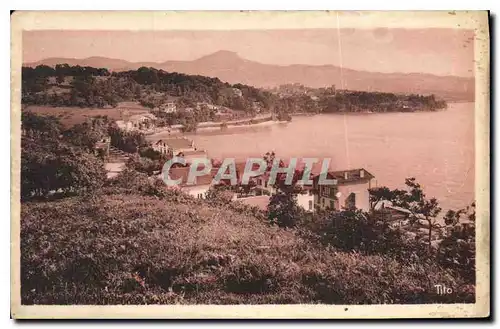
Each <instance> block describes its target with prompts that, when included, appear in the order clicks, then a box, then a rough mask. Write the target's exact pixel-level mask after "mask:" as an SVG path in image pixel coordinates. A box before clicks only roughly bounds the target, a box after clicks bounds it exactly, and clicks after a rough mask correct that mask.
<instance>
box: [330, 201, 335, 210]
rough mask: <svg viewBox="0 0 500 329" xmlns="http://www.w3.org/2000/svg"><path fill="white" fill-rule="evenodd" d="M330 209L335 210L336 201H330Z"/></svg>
mask: <svg viewBox="0 0 500 329" xmlns="http://www.w3.org/2000/svg"><path fill="white" fill-rule="evenodd" d="M330 208H331V209H335V201H333V200H330Z"/></svg>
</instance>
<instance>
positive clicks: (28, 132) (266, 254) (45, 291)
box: [20, 51, 476, 305]
mask: <svg viewBox="0 0 500 329" xmlns="http://www.w3.org/2000/svg"><path fill="white" fill-rule="evenodd" d="M221 58H222V59H223V60H221ZM62 60H64V59H54V60H53V61H46V62H43V63H25V64H24V65H23V67H22V90H21V96H22V97H21V98H22V104H21V108H22V109H21V126H20V128H21V129H20V132H21V162H20V183H21V186H20V200H21V267H22V269H21V298H22V302H23V303H25V304H31V305H32V304H87V305H93V304H98V305H110V304H133V305H137V304H308V303H313V304H317V303H326V304H415V303H416V304H421V303H440V304H442V303H474V300H475V284H476V282H475V280H476V272H475V215H476V214H475V202H474V200H470V202H469V201H468V202H467V204H464V206H463V207H462V208H458V209H442V205H441V204H440V200H438V199H436V198H434V197H432V196H427V194H426V191H425V189H426V186H423V185H421V184H420V183H419V177H418V176H417V177H413V175H412V173H413V172H412V171H411V170H410V171H409V174H408V175H407V178H406V179H405V180H404V181H402V182H401V184H400V185H399V186H385V185H384V182H380V181H378V180H377V175H378V174H380V173H377V172H374V171H373V170H372V169H370V165H369V163H370V162H369V160H368V162H367V163H368V165H367V166H363V167H354V166H353V167H349V166H348V167H347V168H342V167H339V165H338V164H337V163H333V162H331V163H329V165H328V166H327V167H322V163H324V162H322V161H323V160H324V159H317V160H318V161H317V162H315V163H313V164H311V165H310V166H309V165H306V163H304V162H301V161H300V159H299V163H297V164H296V163H295V162H294V161H295V160H293V161H292V159H287V158H285V157H283V156H282V155H280V154H279V153H278V152H275V148H274V147H273V143H274V142H275V141H274V140H271V139H270V140H269V142H268V143H267V144H266V145H269V147H268V148H269V149H268V151H266V152H264V154H253V155H252V157H253V158H258V159H261V160H262V163H263V164H264V165H263V167H259V168H258V169H259V171H258V173H256V172H257V171H256V169H255V168H254V167H253V166H252V165H251V164H250V165H248V163H249V162H248V161H247V160H241V159H238V160H235V161H234V162H231V163H230V165H228V163H227V162H226V161H225V159H224V158H217V157H215V156H213V154H214V153H215V154H220V153H221V152H220V151H221V150H222V146H220V147H219V146H217V145H214V146H211V147H200V146H199V145H198V144H199V143H197V142H196V141H197V140H198V139H197V138H198V137H199V136H204V134H207V135H210V134H212V135H224V136H227V138H228V139H230V138H231V136H234V135H235V134H238V133H239V132H240V131H241V129H254V128H255V129H257V128H259V129H260V128H261V127H265V128H266V129H270V130H272V129H275V128H276V129H278V128H279V129H283V127H290V126H291V124H292V123H293V121H294V120H297V119H296V118H298V117H300V118H304V117H306V116H307V117H306V118H309V116H310V117H313V116H318V117H320V118H321V117H322V116H333V115H337V116H339V118H341V119H343V120H345V117H346V116H349V115H363V116H377V115H382V114H381V113H384V115H386V114H387V115H390V114H391V113H392V114H398V115H401V116H403V115H412V114H416V113H417V112H435V113H440V111H447V107H448V104H449V103H450V102H454V101H470V97H471V95H473V92H472V91H471V87H470V86H471V85H472V86H473V81H472V84H471V79H468V78H462V77H440V76H432V75H426V76H425V79H427V80H426V81H431V82H432V83H431V82H429V83H428V85H430V86H434V85H441V81H445V80H446V81H448V80H449V81H452V82H453V83H450V84H449V86H450V87H449V89H447V90H445V91H442V90H440V89H439V88H437V87H436V90H437V92H436V93H434V92H430V91H429V89H426V88H430V87H427V86H426V85H425V84H423V83H422V81H423V80H422V79H421V77H419V76H418V75H417V76H415V75H411V74H401V75H397V74H396V73H394V74H392V73H391V74H386V75H383V74H382V75H381V77H382V78H380V77H379V76H375V73H373V74H372V73H370V74H371V75H370V74H367V75H366V77H367V78H366V79H374V80H373V83H371V84H370V88H363V85H362V84H361V82H356V81H361V80H363V79H358V78H356V79H354V78H353V80H352V81H354V82H353V83H352V84H351V86H354V87H348V88H347V87H345V86H342V88H339V87H338V84H335V83H322V84H321V85H318V84H319V83H316V84H314V85H313V84H312V83H304V84H302V83H298V82H296V81H291V82H289V83H282V81H278V80H276V81H273V83H270V84H269V85H266V86H262V85H259V86H252V85H250V84H243V83H230V82H226V81H225V80H222V79H219V78H217V77H209V76H206V75H202V74H188V73H179V72H177V71H174V70H169V69H162V68H155V67H153V66H154V65H153V64H151V65H149V66H143V65H141V66H138V65H137V66H138V67H131V63H129V67H125V66H123V68H122V69H119V68H121V67H120V66H118V68H116V67H115V69H108V68H107V67H104V66H97V65H96V66H95V67H94V66H90V65H84V64H82V65H80V64H81V63H80V64H79V63H78V61H77V60H75V61H68V62H69V63H72V64H68V62H62ZM99 60H101V59H100V58H93V59H91V60H89V61H87V63H88V62H92V61H93V62H94V63H95V62H99ZM212 61H213V62H212ZM235 61H236V62H238V63H240V61H241V63H243V64H241V63H240V64H238V65H240V66H241V67H243V65H248V61H246V60H242V59H241V58H239V57H237V56H236V55H235V54H233V53H229V52H224V51H221V52H217V53H215V54H213V55H209V56H207V57H204V58H201V59H200V60H198V61H197V62H196V63H197V64H196V63H195V64H196V65H201V64H199V63H205V64H206V63H209V64H210V65H209V64H206V65H207V67H215V66H216V65H221V64H220V63H224V64H223V65H226V63H233V62H235ZM113 63H114V62H113ZM175 63H177V62H175ZM175 63H174V64H175ZM177 64H178V63H177ZM195 64H193V65H192V67H195ZM205 64H204V65H205ZM116 65H125V64H124V63H123V62H118V63H117V64H116ZM172 65H173V64H172ZM178 65H180V64H178ZM227 65H229V64H227ZM255 65H256V64H255ZM187 67H191V66H187ZM255 67H257V66H255ZM287 69H290V70H291V69H293V67H292V68H287ZM326 69H327V68H325V70H326ZM275 70H276V71H273V72H278V71H279V70H285V69H284V68H283V67H278V68H275ZM300 70H301V71H299V72H302V70H303V71H306V70H307V68H300ZM311 70H313V68H311ZM314 70H316V69H314ZM223 72H225V71H223ZM262 72H263V71H262ZM311 72H319V71H318V70H316V71H311ZM353 72H354V71H353ZM348 73H349V72H348ZM262 74H264V73H262ZM275 74H276V75H279V74H278V73H275ZM349 74H354V73H352V72H351V73H349ZM356 74H358V73H356ZM359 74H364V73H359ZM318 76H320V74H319V73H318ZM374 76H375V77H374ZM249 77H250V78H248V79H251V78H252V77H253V76H252V75H249ZM318 79H319V78H318ZM391 79H393V80H391ZM412 79H413V80H412ZM447 79H448V80H447ZM244 81H246V80H244ZM370 81H371V80H370ZM378 81H392V83H386V84H384V83H382V82H380V83H379V82H378ZM436 81H437V82H436ZM403 82H404V83H403ZM434 82H435V83H434ZM438 82H439V83H438ZM355 83H359V84H358V85H356V84H355ZM342 85H343V84H342ZM356 86H358V88H356ZM376 87H380V88H379V89H377V88H376ZM431 91H432V90H431ZM311 129H316V127H312V126H311ZM308 142H309V143H310V144H311V145H314V143H319V142H324V141H319V140H310V141H308ZM326 142H331V143H334V142H338V141H333V140H332V141H326ZM326 142H325V143H326ZM424 142H426V141H425V140H423V141H422V143H424ZM200 144H201V143H200ZM245 147H246V146H245V145H241V148H242V149H244V148H245ZM408 147H411V145H409V146H408ZM222 151H223V150H222ZM332 156H334V154H324V158H325V159H326V158H330V157H332ZM395 156H397V155H395ZM249 158H250V157H249ZM401 158H402V159H403V157H401ZM173 159H182V161H177V162H175V163H173V164H172V163H170V162H169V161H171V160H173ZM200 159H202V160H203V162H204V163H205V164H208V166H209V168H208V169H207V168H205V169H207V170H205V171H204V172H203V173H200V172H201V171H200V170H201V169H200V168H199V167H198V165H199V162H200ZM401 161H403V160H401ZM292 162H293V165H292V164H291V163H292ZM167 163H168V166H166V164H167ZM416 165H417V164H414V163H402V164H401V166H407V167H408V168H412V166H416ZM166 167H168V168H167V169H168V170H166V169H165V168H166ZM221 168H222V169H221ZM225 168H228V170H229V171H230V172H231V173H232V174H233V175H232V176H224V178H223V179H219V178H217V177H220V175H221V174H222V172H223V171H225ZM273 168H274V169H276V168H278V169H279V170H280V172H279V173H278V174H275V173H274V172H273V170H274V169H273ZM261 169H262V170H261ZM249 170H251V171H252V172H253V175H251V177H249V176H248V171H249ZM194 171H195V172H197V174H196V177H195V179H194V180H193V181H190V180H189V177H190V175H192V173H193V172H194ZM216 178H217V179H216ZM271 178H272V179H271ZM303 178H307V181H310V184H304V183H303ZM166 179H169V180H176V181H179V182H180V183H179V184H177V185H175V186H168V185H167V184H166V183H165V180H166ZM323 179H327V180H329V182H330V183H329V184H323V183H322V182H323ZM188 181H190V182H189V183H188ZM437 284H439V285H441V286H443V285H444V286H445V287H452V288H450V289H453V291H454V292H456V293H453V294H451V293H450V294H443V293H442V291H441V290H436V288H435V287H434V285H437Z"/></svg>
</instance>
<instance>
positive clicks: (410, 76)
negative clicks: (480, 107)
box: [24, 50, 474, 100]
mask: <svg viewBox="0 0 500 329" xmlns="http://www.w3.org/2000/svg"><path fill="white" fill-rule="evenodd" d="M62 63H67V64H70V65H81V66H92V67H105V68H107V69H109V70H111V71H126V70H136V69H138V68H139V67H141V66H147V67H154V68H157V69H163V70H165V71H168V72H180V73H185V74H197V75H204V76H209V77H217V78H219V79H221V80H223V81H227V82H229V83H243V84H248V85H252V86H256V87H274V86H278V85H281V84H287V83H300V84H303V85H305V86H309V87H315V88H318V87H326V86H331V85H336V87H337V88H343V89H351V90H364V91H383V92H393V93H418V94H431V93H434V94H436V95H438V96H440V97H443V98H445V99H447V100H473V99H474V78H466V77H456V76H437V75H432V74H424V73H379V72H367V71H357V70H352V69H345V68H344V69H341V68H340V67H337V66H334V65H319V66H314V65H288V66H280V65H271V64H262V63H258V62H254V61H250V60H247V59H244V58H241V57H240V56H238V54H236V53H234V52H231V51H225V50H222V51H218V52H215V53H213V54H210V55H207V56H203V57H201V58H198V59H196V60H193V61H167V62H163V63H156V62H139V63H134V62H128V61H125V60H121V59H112V58H106V57H89V58H85V59H74V58H72V59H66V58H48V59H44V60H41V61H39V62H35V63H26V64H24V65H25V66H37V65H41V64H45V65H49V66H55V65H56V64H62ZM342 82H343V83H342ZM342 86H343V87H342Z"/></svg>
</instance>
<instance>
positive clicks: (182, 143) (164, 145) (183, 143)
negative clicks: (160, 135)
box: [152, 137, 196, 156]
mask: <svg viewBox="0 0 500 329" xmlns="http://www.w3.org/2000/svg"><path fill="white" fill-rule="evenodd" d="M152 147H153V150H155V151H158V152H160V153H162V154H167V155H169V156H177V155H178V154H179V153H181V152H194V151H196V147H195V146H194V142H193V141H192V140H190V139H188V138H185V137H182V138H168V139H160V140H158V141H156V142H154V143H153V145H152Z"/></svg>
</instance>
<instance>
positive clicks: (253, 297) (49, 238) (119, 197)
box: [21, 189, 474, 304]
mask: <svg viewBox="0 0 500 329" xmlns="http://www.w3.org/2000/svg"><path fill="white" fill-rule="evenodd" d="M135 191H137V189H135ZM135 193H137V192H135ZM135 193H134V192H131V191H129V192H126V193H125V192H123V191H121V192H119V191H114V192H112V193H111V194H110V195H105V196H102V195H95V196H94V197H90V198H89V197H72V198H66V199H62V200H59V201H52V202H26V203H23V204H22V206H21V269H22V270H21V289H22V292H21V294H22V302H23V304H68V303H72V304H179V303H180V304H242V303H244V304H274V303H280V304H294V303H330V304H348V303H349V304H373V303H377V304H379V303H394V304H398V303H450V302H473V300H474V299H473V298H474V297H473V295H470V294H467V293H466V292H464V290H463V289H466V288H465V287H466V286H464V285H463V282H461V281H460V280H459V279H454V278H453V277H452V276H450V275H449V274H448V272H447V271H446V270H443V269H441V268H439V267H438V266H437V265H436V264H428V265H426V264H421V265H418V266H416V265H413V266H408V265H403V264H401V263H399V262H398V261H396V260H393V259H391V258H386V257H383V256H365V255H361V254H359V253H355V252H338V251H335V250H329V249H328V248H324V247H323V248H319V247H316V246H315V245H313V244H312V243H311V242H308V241H307V240H304V238H301V237H300V236H299V235H298V234H297V233H296V232H295V231H294V230H285V229H282V228H279V227H276V226H271V225H269V224H267V223H265V222H264V220H263V219H262V217H259V215H258V214H257V211H256V210H250V209H248V208H247V207H246V206H243V205H241V206H240V205H238V204H234V203H231V202H230V203H227V202H226V203H225V204H223V203H210V204H209V203H208V202H207V201H204V200H199V199H194V198H191V197H189V196H187V195H184V194H182V193H175V192H169V193H168V194H167V195H166V196H165V198H158V197H154V196H145V195H138V194H135ZM436 282H439V283H440V284H445V285H446V286H451V287H456V288H457V290H455V291H458V293H457V294H453V295H437V294H436V291H435V289H434V288H433V287H432V285H433V284H434V283H436Z"/></svg>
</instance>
